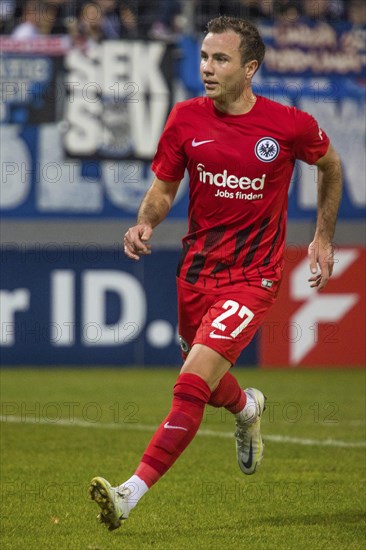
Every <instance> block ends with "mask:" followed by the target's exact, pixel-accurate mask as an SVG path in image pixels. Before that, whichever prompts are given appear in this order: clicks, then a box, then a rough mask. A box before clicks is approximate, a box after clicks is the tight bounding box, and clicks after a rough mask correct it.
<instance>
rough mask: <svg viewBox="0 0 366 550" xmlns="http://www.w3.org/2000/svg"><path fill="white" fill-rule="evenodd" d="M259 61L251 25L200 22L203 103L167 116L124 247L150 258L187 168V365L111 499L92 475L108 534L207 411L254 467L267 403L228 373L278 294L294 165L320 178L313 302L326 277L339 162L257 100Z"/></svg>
mask: <svg viewBox="0 0 366 550" xmlns="http://www.w3.org/2000/svg"><path fill="white" fill-rule="evenodd" d="M264 52H265V46H264V44H263V41H262V39H261V37H260V35H259V33H258V30H257V28H256V27H255V26H254V25H253V24H252V23H250V22H248V21H246V20H242V19H237V18H231V17H225V16H221V17H218V18H216V19H213V20H212V21H210V22H209V24H208V33H207V34H206V36H205V38H204V40H203V43H202V50H201V68H200V72H201V77H202V80H203V84H204V87H205V91H206V97H198V98H194V99H189V100H187V101H183V102H181V103H178V104H177V105H175V107H174V108H173V110H172V112H171V113H170V116H169V118H168V121H167V123H166V126H165V129H164V131H163V133H162V136H161V138H160V141H159V144H158V148H157V152H156V155H155V158H154V161H153V165H152V169H153V171H154V173H155V175H156V177H155V179H154V181H153V183H152V185H151V187H150V188H149V190H148V191H147V193H146V195H145V197H144V199H143V200H142V203H141V205H140V209H139V212H138V217H137V224H136V225H134V226H133V227H131V228H130V229H129V230H128V231H127V233H126V234H125V237H124V250H125V253H126V254H127V256H128V257H129V258H131V259H133V260H138V259H139V258H140V257H141V256H143V255H145V254H150V253H151V247H150V245H149V243H148V241H149V239H150V238H151V236H152V233H153V229H154V227H156V226H157V225H158V224H159V223H160V222H161V221H162V220H163V219H164V218H165V216H166V215H167V214H168V212H169V210H170V208H171V206H172V203H173V200H174V197H175V195H176V193H177V190H178V187H179V183H180V181H181V179H182V178H183V174H184V170H185V169H186V168H187V169H188V172H189V176H190V191H189V197H190V205H189V226H188V232H187V235H186V236H185V237H184V238H183V248H182V255H181V260H180V262H179V265H178V269H177V289H178V317H179V334H180V336H179V338H180V342H181V348H182V352H183V358H184V363H183V366H182V369H181V371H180V374H179V376H178V379H177V381H176V384H175V386H174V390H173V402H172V407H171V410H170V412H169V413H168V416H167V417H166V418H165V419H164V420H163V422H162V423H161V425H160V427H159V428H158V429H157V431H156V433H155V434H154V436H153V438H152V439H151V441H150V443H149V445H148V447H147V448H146V451H145V453H144V455H143V456H142V459H141V462H140V464H139V465H138V467H137V470H136V471H135V473H134V475H132V477H131V478H129V479H128V480H127V481H125V482H124V483H122V484H121V485H119V486H118V487H112V486H111V485H110V483H109V482H108V481H107V480H105V479H104V478H101V477H96V478H94V479H93V480H92V481H91V485H90V495H91V498H92V499H93V500H95V501H96V503H97V504H98V506H99V507H100V514H99V516H98V517H99V520H100V521H101V522H102V523H104V524H105V525H106V526H107V527H108V528H109V529H110V530H112V529H116V528H117V527H119V526H120V525H121V523H122V521H123V520H125V519H126V518H127V517H128V515H129V513H130V511H131V509H132V508H133V507H134V506H135V505H136V504H137V502H138V501H139V500H140V498H141V497H142V496H143V495H144V494H145V493H146V491H147V490H148V489H149V488H150V487H152V485H153V484H154V483H156V482H157V481H158V480H159V478H160V477H161V476H163V475H164V474H165V473H166V472H167V470H169V468H170V467H171V466H172V465H173V463H174V462H175V461H176V460H177V458H178V457H179V456H180V455H181V453H182V452H183V451H184V449H185V448H186V447H187V446H188V445H189V443H190V442H191V440H192V439H193V437H194V436H195V434H196V432H197V430H198V428H199V425H200V422H201V420H202V416H203V411H204V408H205V405H206V404H209V405H212V406H214V407H225V408H226V409H227V410H228V411H230V412H231V413H232V414H233V415H234V417H235V421H236V432H235V437H236V448H237V460H238V464H239V467H240V469H241V470H242V472H243V473H244V474H253V473H254V472H255V470H256V467H257V466H258V465H259V463H260V462H261V459H262V455H263V442H262V437H261V432H260V422H261V416H262V413H263V411H264V408H265V397H264V395H263V394H262V392H261V391H259V390H257V389H254V388H248V389H246V390H243V389H242V388H241V387H240V386H239V384H238V382H237V380H236V378H235V377H234V376H233V375H232V374H231V372H230V368H231V367H232V365H233V364H234V363H235V361H236V359H237V358H238V356H239V355H240V353H241V351H242V350H243V349H244V348H245V347H246V346H247V344H248V343H249V342H250V340H251V339H252V338H253V336H254V334H255V332H256V331H257V329H258V327H259V326H260V324H261V322H262V320H263V318H264V316H265V314H266V312H267V311H268V309H269V308H270V307H271V305H272V304H273V302H274V301H275V298H276V296H277V293H278V290H279V285H280V281H281V275H282V269H283V250H284V246H285V232H286V220H287V193H288V187H289V183H290V179H291V174H292V171H293V168H294V164H295V161H296V159H301V160H303V161H305V162H307V163H309V164H315V165H316V166H317V167H318V176H319V177H318V184H317V185H318V216H317V225H316V230H315V236H314V239H313V241H312V243H311V244H310V246H309V262H310V271H311V276H310V278H309V279H308V280H309V284H310V286H311V287H313V288H314V289H317V290H322V289H323V288H324V287H325V285H326V284H327V281H328V279H329V277H330V276H331V274H332V268H333V251H332V244H331V240H332V237H333V234H334V229H335V223H336V218H337V211H338V206H339V202H340V197H341V167H340V161H339V157H338V155H337V153H336V152H335V150H334V149H333V147H332V145H331V144H330V142H329V139H328V137H327V135H326V134H325V132H324V131H323V130H322V129H320V128H319V126H318V124H317V122H316V121H315V120H314V118H313V117H312V116H310V115H309V114H307V113H305V112H302V111H299V110H297V109H295V108H293V107H285V106H283V105H281V104H279V103H276V102H274V101H270V100H269V99H266V98H264V97H261V96H259V95H255V94H254V93H253V91H252V86H251V82H252V78H253V76H254V74H255V72H256V71H257V69H258V67H259V66H260V64H261V62H262V60H263V57H264Z"/></svg>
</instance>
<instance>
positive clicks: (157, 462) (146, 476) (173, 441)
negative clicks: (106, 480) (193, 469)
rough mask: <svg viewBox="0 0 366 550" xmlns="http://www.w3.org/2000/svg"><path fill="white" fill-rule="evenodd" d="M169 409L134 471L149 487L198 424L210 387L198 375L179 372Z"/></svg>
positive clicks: (186, 442)
mask: <svg viewBox="0 0 366 550" xmlns="http://www.w3.org/2000/svg"><path fill="white" fill-rule="evenodd" d="M173 393H174V397H173V403H172V408H171V410H170V413H169V414H168V416H167V417H166V418H165V420H163V422H162V423H161V424H160V426H159V428H158V429H157V431H156V432H155V434H154V436H153V438H152V439H151V441H150V443H149V445H148V447H147V449H146V451H145V453H144V455H143V457H142V459H141V462H140V465H139V466H138V468H137V470H136V472H135V473H136V475H138V476H139V477H140V478H141V479H142V480H143V481H145V483H146V485H148V486H149V487H151V485H153V484H154V483H156V482H157V481H158V479H160V477H161V476H162V475H164V474H165V472H166V471H167V470H169V468H170V467H171V466H172V465H173V464H174V462H175V461H176V460H177V458H178V457H179V456H180V455H181V454H182V452H183V451H184V449H185V448H186V447H187V446H188V445H189V443H190V442H191V441H192V439H193V438H194V436H195V435H196V433H197V430H198V428H199V425H200V424H201V420H202V416H203V411H204V408H205V405H206V403H207V401H208V400H209V398H210V395H211V390H210V388H209V387H208V385H207V384H206V382H205V381H204V380H203V379H202V378H200V377H199V376H197V374H191V373H183V374H180V375H179V377H178V379H177V382H176V384H175V386H174V392H173Z"/></svg>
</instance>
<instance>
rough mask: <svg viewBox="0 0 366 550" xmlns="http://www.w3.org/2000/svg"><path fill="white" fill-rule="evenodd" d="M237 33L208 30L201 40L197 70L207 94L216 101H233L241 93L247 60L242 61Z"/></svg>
mask: <svg viewBox="0 0 366 550" xmlns="http://www.w3.org/2000/svg"><path fill="white" fill-rule="evenodd" d="M239 46H240V36H239V35H238V34H237V33H235V32H233V31H226V32H223V33H220V34H214V33H208V34H207V35H206V37H205V39H204V40H203V42H202V49H201V66H200V73H201V78H202V81H203V84H204V86H205V90H206V95H207V96H208V97H210V98H211V99H213V100H215V101H217V102H219V103H232V102H233V101H236V100H237V99H238V98H239V97H240V96H241V95H242V93H243V90H244V88H245V84H246V82H248V81H247V80H246V79H247V78H248V65H249V64H248V63H247V64H245V65H244V66H242V65H241V58H240V51H239Z"/></svg>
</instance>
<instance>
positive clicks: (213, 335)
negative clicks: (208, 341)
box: [209, 330, 231, 340]
mask: <svg viewBox="0 0 366 550" xmlns="http://www.w3.org/2000/svg"><path fill="white" fill-rule="evenodd" d="M209 337H210V338H219V339H220V340H231V336H224V335H223V334H216V332H215V331H214V330H211V332H210V334H209Z"/></svg>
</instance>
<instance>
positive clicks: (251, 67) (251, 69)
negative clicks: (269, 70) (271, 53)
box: [245, 59, 258, 80]
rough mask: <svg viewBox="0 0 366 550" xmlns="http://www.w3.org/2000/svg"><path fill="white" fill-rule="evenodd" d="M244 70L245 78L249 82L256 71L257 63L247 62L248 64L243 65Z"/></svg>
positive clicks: (254, 60)
mask: <svg viewBox="0 0 366 550" xmlns="http://www.w3.org/2000/svg"><path fill="white" fill-rule="evenodd" d="M245 68H246V74H245V77H246V78H247V79H248V80H250V79H251V78H253V76H254V73H255V72H256V70H257V69H258V61H257V60H256V59H253V60H252V61H248V63H246V64H245Z"/></svg>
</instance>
